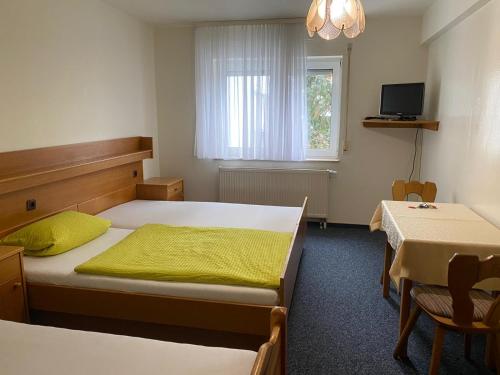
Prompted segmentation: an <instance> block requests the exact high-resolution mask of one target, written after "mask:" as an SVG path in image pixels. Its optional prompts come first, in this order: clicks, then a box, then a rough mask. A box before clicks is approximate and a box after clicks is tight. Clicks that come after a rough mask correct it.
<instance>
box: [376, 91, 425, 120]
mask: <svg viewBox="0 0 500 375" xmlns="http://www.w3.org/2000/svg"><path fill="white" fill-rule="evenodd" d="M424 92H425V84H424V83H402V84H394V85H382V94H381V99H380V114H381V115H390V116H394V115H395V116H400V117H409V116H421V115H422V113H423V109H424Z"/></svg>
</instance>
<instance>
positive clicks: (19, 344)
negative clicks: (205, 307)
mask: <svg viewBox="0 0 500 375" xmlns="http://www.w3.org/2000/svg"><path fill="white" fill-rule="evenodd" d="M0 332H1V334H0V373H1V374H2V375H24V374H37V375H68V374H72V375H88V374H92V375H110V374H120V375H143V374H147V375H160V374H161V375H166V374H175V375H201V374H203V375H240V374H241V375H243V374H245V375H248V374H250V372H251V370H252V366H253V364H254V362H255V358H256V356H257V354H256V353H255V352H251V351H247V350H236V349H226V348H210V347H204V346H196V345H186V344H177V343H171V342H162V341H156V340H148V339H142V338H136V337H128V336H116V335H109V334H103V333H95V332H84V331H72V330H67V329H61V328H52V327H41V326H30V325H27V324H20V323H13V322H6V321H1V320H0Z"/></svg>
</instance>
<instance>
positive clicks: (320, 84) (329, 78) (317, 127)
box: [306, 56, 342, 160]
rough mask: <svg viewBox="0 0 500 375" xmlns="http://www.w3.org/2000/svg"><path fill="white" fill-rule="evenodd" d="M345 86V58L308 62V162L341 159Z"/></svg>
mask: <svg viewBox="0 0 500 375" xmlns="http://www.w3.org/2000/svg"><path fill="white" fill-rule="evenodd" d="M341 86H342V58H341V57H323V56H322V57H308V58H307V114H308V122H307V135H308V140H307V150H306V157H307V159H315V160H335V159H338V156H339V155H338V154H339V143H340V142H339V137H340V113H341V104H340V103H341V102H340V99H341Z"/></svg>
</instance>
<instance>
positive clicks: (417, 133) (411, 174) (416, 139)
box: [408, 128, 420, 182]
mask: <svg viewBox="0 0 500 375" xmlns="http://www.w3.org/2000/svg"><path fill="white" fill-rule="evenodd" d="M419 133H420V128H418V129H417V132H416V133H415V150H414V153H413V165H412V167H411V173H410V177H408V182H410V181H411V178H412V177H413V173H414V172H415V162H416V161H417V143H418V135H419Z"/></svg>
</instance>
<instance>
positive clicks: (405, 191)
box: [392, 180, 437, 203]
mask: <svg viewBox="0 0 500 375" xmlns="http://www.w3.org/2000/svg"><path fill="white" fill-rule="evenodd" d="M409 194H417V195H418V196H420V198H421V199H422V201H423V202H429V203H432V202H434V201H435V200H436V194H437V187H436V184H435V183H434V182H428V181H427V182H426V183H425V184H422V183H421V182H419V181H410V182H406V181H404V180H396V181H394V182H393V183H392V199H393V200H395V201H404V200H405V199H406V197H407V196H408V195H409Z"/></svg>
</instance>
